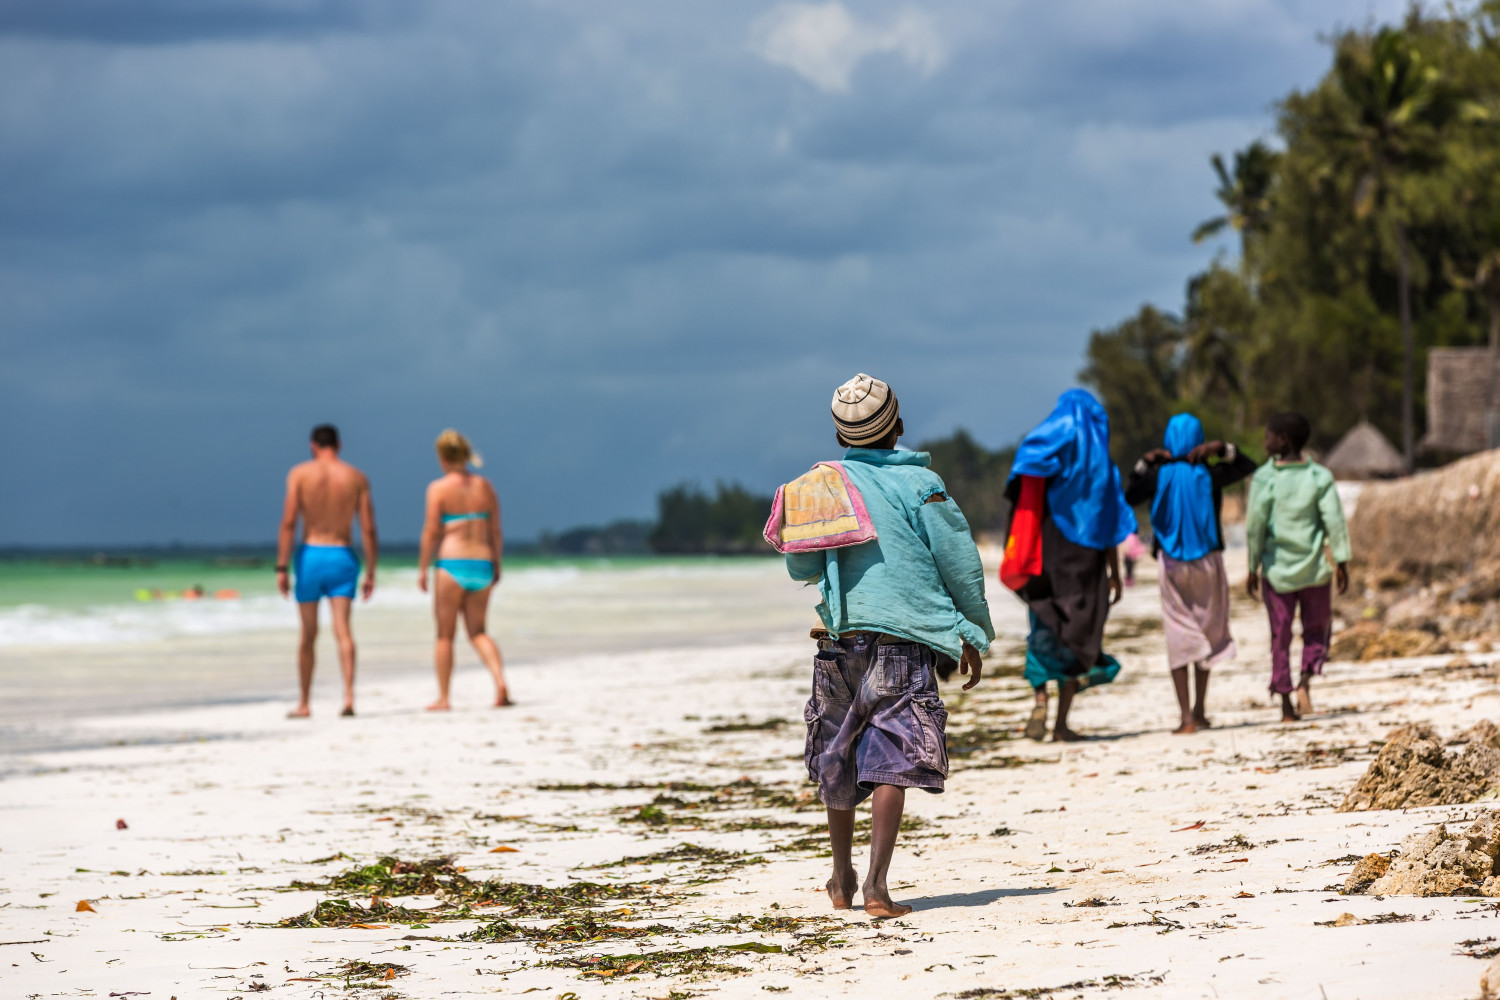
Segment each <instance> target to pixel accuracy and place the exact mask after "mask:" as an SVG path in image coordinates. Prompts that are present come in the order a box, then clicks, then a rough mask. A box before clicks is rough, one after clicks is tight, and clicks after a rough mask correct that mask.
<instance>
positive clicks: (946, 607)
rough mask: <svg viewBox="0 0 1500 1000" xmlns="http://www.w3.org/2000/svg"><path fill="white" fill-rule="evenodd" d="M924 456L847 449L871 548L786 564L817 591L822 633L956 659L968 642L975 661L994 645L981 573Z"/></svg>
mask: <svg viewBox="0 0 1500 1000" xmlns="http://www.w3.org/2000/svg"><path fill="white" fill-rule="evenodd" d="M931 461H932V459H931V457H930V456H929V455H928V454H927V453H926V452H921V451H883V450H876V449H872V448H850V449H849V450H848V452H846V453H845V454H844V469H845V470H846V471H847V472H848V473H849V479H850V481H851V482H853V484H854V486H855V488H856V489H858V490H859V492H860V493H861V495H863V496H864V500H865V507H866V508H867V509H868V510H869V512H870V520H871V521H873V522H874V524H875V534H876V536H877V538H876V540H875V541H873V542H865V543H864V544H862V545H851V546H849V547H848V548H842V549H825V550H823V551H821V552H795V553H789V554H788V555H787V557H786V568H787V572H789V573H790V574H791V575H792V579H793V580H805V581H807V582H809V583H813V582H816V583H817V585H818V590H819V592H820V593H821V594H822V596H823V601H822V603H820V604H819V605H818V616H819V617H820V618H822V619H823V627H824V628H826V629H828V631H830V632H833V633H835V634H837V635H842V634H844V633H845V632H888V633H890V634H891V635H899V636H901V637H902V638H903V639H911V640H912V641H914V642H920V643H922V644H923V645H926V646H931V647H932V648H933V649H937V650H941V651H942V652H944V653H947V654H948V655H949V656H951V657H953V658H954V659H957V658H958V657H959V656H960V655H962V653H963V644H964V643H966V642H967V643H968V644H969V645H971V646H973V647H974V648H975V649H977V650H979V651H980V652H981V653H982V652H984V651H985V650H987V649H989V647H990V640H992V639H993V638H995V626H994V625H992V624H991V623H990V606H989V602H987V601H986V600H985V596H984V567H983V566H982V565H981V564H980V562H979V550H978V549H976V548H975V547H974V538H973V536H972V535H970V534H969V522H968V521H966V520H964V515H963V512H962V511H960V510H959V509H958V504H956V503H954V502H953V500H952V499H951V498H950V499H947V500H941V501H936V502H933V503H928V502H927V500H928V498H930V497H932V496H933V495H934V494H937V493H946V492H947V491H946V489H945V487H944V486H943V481H942V479H940V478H938V475H937V473H935V472H933V471H932V470H931V469H929V468H927V466H928V464H929V463H930V462H931Z"/></svg>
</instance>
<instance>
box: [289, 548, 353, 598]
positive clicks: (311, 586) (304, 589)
mask: <svg viewBox="0 0 1500 1000" xmlns="http://www.w3.org/2000/svg"><path fill="white" fill-rule="evenodd" d="M292 568H293V570H294V571H295V572H296V579H297V587H296V596H297V603H298V604H316V603H317V602H318V600H319V599H320V598H323V597H347V598H349V599H351V600H353V598H354V591H355V588H356V587H357V586H358V584H359V556H357V555H355V554H354V550H353V549H351V548H350V547H349V546H347V545H303V546H300V547H299V548H298V549H297V558H296V560H295V561H294V562H293V566H292Z"/></svg>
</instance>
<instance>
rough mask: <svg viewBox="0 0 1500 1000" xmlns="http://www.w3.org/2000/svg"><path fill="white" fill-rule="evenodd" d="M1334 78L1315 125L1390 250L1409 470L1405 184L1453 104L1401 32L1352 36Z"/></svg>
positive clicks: (1411, 348) (1421, 168)
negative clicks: (1332, 93) (1331, 104)
mask: <svg viewBox="0 0 1500 1000" xmlns="http://www.w3.org/2000/svg"><path fill="white" fill-rule="evenodd" d="M1333 81H1334V84H1335V86H1336V88H1337V93H1338V94H1339V96H1340V97H1341V98H1342V101H1341V102H1339V104H1340V105H1341V106H1339V107H1337V110H1336V111H1334V112H1333V113H1331V114H1329V115H1326V116H1324V117H1323V118H1322V120H1321V121H1319V122H1317V123H1316V124H1315V127H1316V128H1317V130H1318V131H1319V132H1320V133H1321V135H1322V137H1323V139H1324V140H1325V141H1326V142H1327V143H1328V146H1329V149H1330V152H1331V153H1332V154H1333V157H1334V158H1335V159H1336V160H1337V161H1338V163H1337V166H1338V167H1340V168H1342V169H1341V171H1340V172H1346V173H1347V174H1348V175H1350V176H1354V177H1356V178H1357V181H1356V183H1355V185H1354V205H1353V209H1354V213H1355V216H1356V217H1357V218H1360V219H1369V220H1371V222H1372V223H1373V224H1374V225H1375V226H1376V228H1377V231H1378V232H1379V233H1380V234H1381V236H1382V237H1383V238H1384V239H1385V240H1388V241H1389V243H1392V244H1394V248H1395V252H1396V300H1397V309H1398V310H1399V312H1400V319H1401V349H1402V369H1401V445H1402V452H1403V454H1404V456H1405V458H1406V464H1407V467H1408V468H1410V467H1411V466H1412V464H1413V462H1414V461H1415V458H1416V439H1415V435H1416V431H1415V423H1414V414H1413V412H1412V400H1413V382H1414V379H1415V368H1416V342H1415V335H1414V334H1413V332H1412V319H1411V245H1410V240H1409V239H1408V234H1407V221H1408V212H1407V206H1406V205H1405V203H1404V201H1403V197H1402V195H1403V181H1405V180H1407V179H1408V178H1411V177H1413V176H1415V175H1417V174H1420V173H1423V172H1425V171H1428V170H1431V169H1432V168H1433V167H1434V166H1436V165H1437V163H1438V162H1439V157H1440V156H1441V144H1440V143H1439V142H1438V141H1437V137H1436V131H1437V129H1438V128H1440V127H1441V126H1442V125H1443V124H1445V123H1446V122H1447V121H1448V120H1450V119H1451V117H1452V116H1453V113H1454V111H1455V109H1456V101H1455V100H1454V94H1453V93H1452V91H1451V90H1450V89H1449V88H1448V87H1447V86H1446V85H1445V84H1444V81H1443V80H1442V77H1441V74H1440V73H1439V72H1438V69H1437V67H1436V66H1431V65H1428V64H1427V63H1426V62H1425V61H1424V60H1423V58H1422V53H1421V52H1420V51H1419V50H1418V49H1417V47H1416V46H1415V45H1414V44H1413V43H1412V40H1411V39H1410V38H1409V37H1408V36H1407V34H1406V33H1405V32H1403V31H1401V30H1399V29H1396V28H1381V29H1380V31H1379V32H1378V33H1377V34H1376V35H1374V37H1371V36H1369V35H1359V34H1354V33H1350V34H1348V35H1345V36H1344V38H1343V39H1342V40H1341V41H1340V42H1339V46H1338V50H1337V52H1336V54H1335V56H1334V64H1333Z"/></svg>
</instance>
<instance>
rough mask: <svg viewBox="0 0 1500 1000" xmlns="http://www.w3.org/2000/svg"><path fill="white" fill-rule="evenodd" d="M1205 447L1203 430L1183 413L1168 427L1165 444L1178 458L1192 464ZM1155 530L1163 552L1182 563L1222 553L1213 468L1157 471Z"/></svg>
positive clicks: (1183, 465)
mask: <svg viewBox="0 0 1500 1000" xmlns="http://www.w3.org/2000/svg"><path fill="white" fill-rule="evenodd" d="M1202 443H1203V424H1202V423H1200V422H1199V420H1198V418H1197V417H1195V416H1193V415H1192V414H1191V413H1179V414H1177V416H1175V417H1173V418H1172V419H1171V420H1169V421H1167V433H1166V434H1165V435H1164V436H1163V438H1162V444H1163V445H1164V446H1165V447H1166V449H1167V451H1169V452H1171V453H1172V457H1173V458H1176V459H1186V458H1187V454H1188V452H1190V451H1192V450H1193V449H1194V448H1196V447H1197V446H1198V445H1200V444H1202ZM1151 530H1152V531H1153V532H1155V533H1156V542H1157V544H1158V545H1160V546H1161V549H1162V551H1163V552H1165V553H1166V554H1167V555H1169V556H1171V557H1172V558H1173V559H1176V560H1177V561H1178V562H1190V561H1191V560H1194V559H1202V558H1203V557H1204V556H1206V555H1208V554H1209V553H1210V552H1212V551H1214V550H1215V549H1217V548H1218V547H1219V525H1218V519H1217V518H1216V517H1215V516H1214V487H1213V479H1212V477H1211V476H1210V475H1209V472H1208V466H1206V465H1201V464H1191V463H1189V462H1186V461H1177V462H1168V463H1166V464H1164V465H1163V466H1162V467H1161V468H1160V469H1158V470H1157V473H1156V498H1155V499H1154V500H1153V501H1152V502H1151Z"/></svg>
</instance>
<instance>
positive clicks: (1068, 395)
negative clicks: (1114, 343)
mask: <svg viewBox="0 0 1500 1000" xmlns="http://www.w3.org/2000/svg"><path fill="white" fill-rule="evenodd" d="M1026 477H1036V478H1038V479H1042V480H1045V481H1046V494H1045V495H1046V503H1045V509H1044V512H1043V516H1042V571H1041V573H1040V574H1038V575H1037V576H1034V577H1032V578H1031V579H1030V580H1029V581H1028V582H1027V583H1026V584H1025V585H1024V586H1022V587H1021V589H1020V590H1018V591H1017V593H1018V594H1019V595H1020V597H1021V599H1022V600H1024V601H1025V602H1026V605H1027V607H1028V609H1029V615H1028V617H1029V618H1030V624H1031V631H1030V633H1029V635H1028V636H1027V639H1026V680H1027V681H1028V682H1029V683H1030V684H1031V686H1032V688H1033V689H1034V691H1035V692H1036V704H1035V706H1034V707H1033V708H1032V711H1031V719H1030V720H1029V721H1028V722H1027V724H1026V735H1027V736H1029V737H1030V738H1031V739H1034V740H1040V739H1042V738H1044V737H1045V736H1046V734H1047V682H1048V681H1056V682H1057V686H1058V697H1057V719H1056V721H1055V723H1054V724H1053V727H1052V738H1053V739H1054V740H1056V741H1060V742H1061V741H1071V740H1076V739H1081V737H1080V736H1078V734H1077V733H1074V732H1073V731H1072V730H1071V729H1069V728H1068V709H1069V708H1070V707H1071V705H1072V703H1073V696H1074V695H1075V694H1076V693H1077V692H1078V691H1079V690H1081V689H1082V688H1085V687H1092V686H1095V685H1098V684H1108V683H1109V682H1110V681H1112V680H1114V679H1115V675H1116V674H1118V673H1119V672H1120V663H1119V661H1118V660H1116V659H1115V658H1114V657H1112V656H1109V655H1108V654H1106V653H1105V652H1104V651H1103V649H1102V646H1103V642H1104V622H1105V619H1106V618H1107V617H1108V615H1109V607H1110V605H1111V604H1113V603H1114V602H1116V601H1118V600H1119V599H1120V595H1121V592H1122V591H1121V589H1120V560H1119V552H1118V549H1117V546H1118V545H1119V544H1120V543H1121V542H1123V541H1124V540H1125V539H1126V538H1127V537H1129V536H1130V534H1131V533H1132V532H1134V531H1135V529H1136V523H1135V512H1134V511H1132V510H1131V509H1130V505H1129V504H1128V503H1126V502H1125V493H1124V491H1123V490H1122V489H1121V488H1120V470H1119V469H1117V468H1115V464H1114V462H1112V461H1111V460H1110V457H1109V416H1108V414H1106V413H1105V412H1104V407H1103V406H1101V405H1100V403H1099V401H1098V400H1097V399H1095V398H1094V397H1093V396H1091V395H1089V394H1088V393H1087V392H1085V391H1083V390H1082V389H1069V390H1068V391H1067V392H1065V393H1063V394H1062V396H1060V397H1059V398H1058V400H1057V406H1056V408H1055V409H1053V411H1052V413H1051V414H1050V415H1049V416H1048V417H1047V419H1046V420H1043V421H1042V422H1041V423H1040V424H1038V425H1037V426H1036V427H1035V428H1033V429H1032V431H1031V433H1029V434H1027V435H1026V437H1025V438H1023V439H1022V440H1021V443H1020V445H1018V446H1017V448H1016V457H1015V460H1014V461H1013V462H1012V464H1011V469H1010V482H1009V484H1008V485H1007V495H1008V496H1009V497H1010V499H1011V501H1012V503H1014V502H1015V501H1016V499H1017V498H1018V497H1019V496H1020V492H1021V485H1022V480H1023V479H1024V478H1026Z"/></svg>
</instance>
